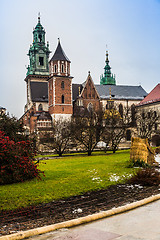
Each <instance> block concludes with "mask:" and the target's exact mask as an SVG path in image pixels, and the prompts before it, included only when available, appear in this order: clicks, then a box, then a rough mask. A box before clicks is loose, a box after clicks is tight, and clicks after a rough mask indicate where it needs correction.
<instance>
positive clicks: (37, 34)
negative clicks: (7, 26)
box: [25, 15, 50, 111]
mask: <svg viewBox="0 0 160 240" xmlns="http://www.w3.org/2000/svg"><path fill="white" fill-rule="evenodd" d="M49 54H50V50H49V43H48V42H47V44H46V43H45V30H44V28H43V26H42V25H41V22H40V15H39V16H38V23H37V25H36V27H35V28H34V29H33V43H32V44H31V45H30V48H29V52H28V56H29V66H28V68H27V74H26V78H25V81H26V84H27V104H26V106H25V111H27V110H29V109H30V108H31V107H32V106H33V105H34V106H35V109H36V111H38V107H39V105H40V104H41V105H42V109H43V110H45V111H47V110H48V82H47V79H48V77H49Z"/></svg>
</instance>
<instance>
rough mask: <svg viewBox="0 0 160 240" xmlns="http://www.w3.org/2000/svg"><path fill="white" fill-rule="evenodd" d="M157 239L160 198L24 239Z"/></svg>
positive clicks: (159, 236) (159, 221)
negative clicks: (97, 218)
mask: <svg viewBox="0 0 160 240" xmlns="http://www.w3.org/2000/svg"><path fill="white" fill-rule="evenodd" d="M29 239H30V240H112V239H113V240H114V239H115V240H144V239H145V240H160V200H158V201H156V202H153V203H150V204H147V205H145V206H143V207H139V208H137V209H134V210H132V211H129V212H126V213H122V214H119V215H115V216H112V217H109V218H105V219H103V220H99V221H96V222H92V223H89V224H85V225H81V226H78V227H74V228H71V229H61V230H58V231H54V232H50V233H46V234H43V235H39V236H35V237H32V238H28V240H29Z"/></svg>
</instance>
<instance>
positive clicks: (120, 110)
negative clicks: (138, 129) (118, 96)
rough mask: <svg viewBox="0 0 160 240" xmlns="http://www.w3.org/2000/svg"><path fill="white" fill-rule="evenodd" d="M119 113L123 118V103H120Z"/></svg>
mask: <svg viewBox="0 0 160 240" xmlns="http://www.w3.org/2000/svg"><path fill="white" fill-rule="evenodd" d="M119 113H120V115H121V118H123V105H122V104H119Z"/></svg>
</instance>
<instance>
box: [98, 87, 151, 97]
mask: <svg viewBox="0 0 160 240" xmlns="http://www.w3.org/2000/svg"><path fill="white" fill-rule="evenodd" d="M95 87H96V89H97V91H98V93H99V96H100V98H101V99H107V98H109V97H110V91H111V97H112V99H133V100H136V99H137V100H138V99H143V98H144V97H145V96H146V95H147V92H146V91H145V90H144V89H143V88H142V87H141V86H128V85H95Z"/></svg>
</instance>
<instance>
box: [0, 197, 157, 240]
mask: <svg viewBox="0 0 160 240" xmlns="http://www.w3.org/2000/svg"><path fill="white" fill-rule="evenodd" d="M159 199H160V194H157V195H154V196H151V197H148V198H145V199H143V200H140V201H137V202H133V203H130V204H127V205H124V206H122V207H118V208H112V209H111V210H107V211H102V212H99V213H95V214H92V215H88V216H86V217H81V218H77V219H73V220H69V221H66V222H61V223H56V224H52V225H48V226H44V227H39V228H35V229H31V230H27V231H21V232H18V233H14V234H10V235H5V236H2V237H0V240H19V239H25V238H29V237H33V236H36V235H40V234H44V233H47V232H51V231H55V230H58V229H61V228H70V227H74V226H78V225H80V224H84V223H89V222H92V221H95V220H99V219H102V218H106V217H111V216H113V215H116V214H119V213H123V212H126V211H129V210H132V209H134V208H137V207H141V206H143V205H146V204H148V203H151V202H153V201H156V200H159Z"/></svg>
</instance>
